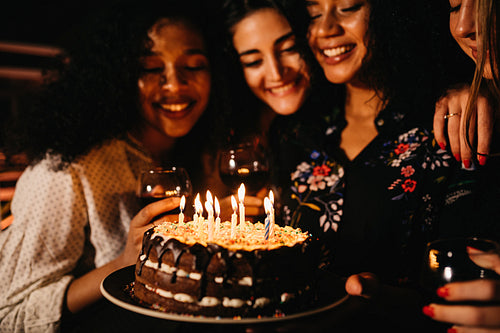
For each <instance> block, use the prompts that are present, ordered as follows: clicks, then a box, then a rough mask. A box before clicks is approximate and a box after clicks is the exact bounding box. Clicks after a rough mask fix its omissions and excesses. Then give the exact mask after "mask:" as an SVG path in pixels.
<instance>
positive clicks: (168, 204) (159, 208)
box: [131, 197, 181, 227]
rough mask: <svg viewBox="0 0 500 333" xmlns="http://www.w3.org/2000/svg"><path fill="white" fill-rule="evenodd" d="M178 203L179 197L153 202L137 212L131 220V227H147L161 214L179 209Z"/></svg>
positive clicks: (179, 201)
mask: <svg viewBox="0 0 500 333" xmlns="http://www.w3.org/2000/svg"><path fill="white" fill-rule="evenodd" d="M180 203H181V198H179V197H171V198H167V199H163V200H160V201H157V202H153V203H152V204H149V205H147V206H146V207H144V208H143V209H141V210H140V211H139V213H138V214H137V215H136V216H135V217H134V219H133V220H132V222H131V225H133V226H134V227H140V226H144V225H147V224H148V223H150V222H151V220H152V219H153V218H155V217H156V216H158V215H160V214H161V213H164V212H168V211H169V210H172V209H174V208H177V207H179V205H180Z"/></svg>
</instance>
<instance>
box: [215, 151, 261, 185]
mask: <svg viewBox="0 0 500 333" xmlns="http://www.w3.org/2000/svg"><path fill="white" fill-rule="evenodd" d="M219 174H220V177H221V179H222V182H223V183H224V184H225V185H226V186H228V187H229V188H230V189H231V191H233V192H234V193H236V192H237V190H238V188H239V186H240V185H241V183H243V184H245V189H246V192H247V193H248V195H256V194H257V192H258V191H259V190H260V189H261V188H263V187H264V186H265V185H266V184H267V183H268V182H269V162H268V158H267V154H266V152H265V149H264V147H262V145H261V144H259V143H258V141H255V142H245V143H240V144H236V145H232V146H229V147H227V148H226V149H223V150H221V152H220V157H219Z"/></svg>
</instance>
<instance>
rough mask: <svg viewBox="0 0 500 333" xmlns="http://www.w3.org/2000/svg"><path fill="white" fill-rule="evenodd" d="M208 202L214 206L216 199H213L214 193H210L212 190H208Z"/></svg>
mask: <svg viewBox="0 0 500 333" xmlns="http://www.w3.org/2000/svg"><path fill="white" fill-rule="evenodd" d="M207 201H208V202H210V204H211V205H213V204H214V199H213V198H212V193H210V190H207Z"/></svg>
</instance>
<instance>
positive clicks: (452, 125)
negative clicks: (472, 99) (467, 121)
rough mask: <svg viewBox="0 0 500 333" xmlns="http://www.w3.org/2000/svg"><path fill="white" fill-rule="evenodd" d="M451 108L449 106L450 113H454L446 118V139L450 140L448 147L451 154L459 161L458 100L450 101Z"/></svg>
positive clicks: (459, 109)
mask: <svg viewBox="0 0 500 333" xmlns="http://www.w3.org/2000/svg"><path fill="white" fill-rule="evenodd" d="M452 104H453V105H454V106H453V108H451V107H450V110H453V111H450V113H451V114H456V115H455V116H453V117H450V118H448V140H449V142H450V148H451V152H452V154H453V156H454V157H455V159H456V160H457V161H459V162H460V160H461V156H460V118H461V108H460V105H459V104H458V102H454V103H452Z"/></svg>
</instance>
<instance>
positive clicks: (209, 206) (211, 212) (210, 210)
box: [205, 201, 214, 216]
mask: <svg viewBox="0 0 500 333" xmlns="http://www.w3.org/2000/svg"><path fill="white" fill-rule="evenodd" d="M205 209H206V210H207V213H208V216H210V215H214V209H213V208H212V204H211V203H210V202H209V201H205Z"/></svg>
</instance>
